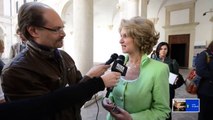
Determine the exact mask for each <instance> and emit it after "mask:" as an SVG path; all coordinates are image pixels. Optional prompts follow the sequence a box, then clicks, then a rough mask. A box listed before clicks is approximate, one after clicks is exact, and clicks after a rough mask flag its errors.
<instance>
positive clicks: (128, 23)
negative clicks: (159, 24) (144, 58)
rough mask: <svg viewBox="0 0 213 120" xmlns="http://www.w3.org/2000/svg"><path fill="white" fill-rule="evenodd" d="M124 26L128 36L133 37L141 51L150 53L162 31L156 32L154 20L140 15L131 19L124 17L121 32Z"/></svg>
mask: <svg viewBox="0 0 213 120" xmlns="http://www.w3.org/2000/svg"><path fill="white" fill-rule="evenodd" d="M123 28H124V29H125V30H126V32H127V36H129V37H132V38H133V40H134V43H135V45H136V46H137V47H138V49H139V50H140V52H141V53H147V54H150V53H151V52H152V49H153V47H154V46H155V45H156V44H157V41H158V39H159V37H160V33H158V32H156V30H155V27H154V24H153V22H152V21H150V20H148V19H145V18H142V17H139V16H137V17H133V18H132V19H130V20H125V19H123V20H122V21H121V24H120V28H119V32H121V30H122V29H123Z"/></svg>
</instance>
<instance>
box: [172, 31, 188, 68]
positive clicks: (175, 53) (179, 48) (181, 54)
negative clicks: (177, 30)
mask: <svg viewBox="0 0 213 120" xmlns="http://www.w3.org/2000/svg"><path fill="white" fill-rule="evenodd" d="M189 45H190V34H180V35H169V46H170V57H171V58H172V59H176V60H177V62H178V64H179V66H180V68H188V65H189Z"/></svg>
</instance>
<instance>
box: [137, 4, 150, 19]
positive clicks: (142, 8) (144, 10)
mask: <svg viewBox="0 0 213 120" xmlns="http://www.w3.org/2000/svg"><path fill="white" fill-rule="evenodd" d="M148 3H149V0H139V16H141V17H144V18H147V5H148Z"/></svg>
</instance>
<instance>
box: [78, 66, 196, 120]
mask: <svg viewBox="0 0 213 120" xmlns="http://www.w3.org/2000/svg"><path fill="white" fill-rule="evenodd" d="M188 71H189V70H188V69H181V70H180V73H181V74H182V75H183V77H184V78H185V77H186V74H187V73H188ZM99 94H103V95H105V92H101V93H99ZM195 97H197V96H195V95H190V94H188V93H186V91H185V85H182V86H181V87H180V88H178V89H176V95H175V98H195ZM97 103H98V106H99V112H98V107H97V104H96V103H94V104H92V105H90V106H87V107H85V108H84V107H83V108H82V112H81V114H82V119H83V120H105V119H106V114H107V111H106V110H104V109H103V107H102V106H101V103H100V100H98V102H97ZM97 112H98V116H97ZM96 116H97V119H96ZM197 117H198V115H197V113H172V120H197Z"/></svg>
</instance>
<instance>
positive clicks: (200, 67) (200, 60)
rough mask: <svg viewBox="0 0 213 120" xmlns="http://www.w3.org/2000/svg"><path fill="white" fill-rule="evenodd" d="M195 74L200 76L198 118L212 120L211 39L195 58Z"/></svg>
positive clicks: (212, 71) (212, 58) (212, 62)
mask: <svg viewBox="0 0 213 120" xmlns="http://www.w3.org/2000/svg"><path fill="white" fill-rule="evenodd" d="M195 66H196V74H197V75H198V76H200V77H201V80H200V81H199V85H198V92H197V95H198V98H199V99H200V112H199V113H198V120H212V114H213V111H212V109H213V41H211V43H210V44H209V45H208V47H207V49H206V50H204V51H202V52H201V53H200V54H199V55H198V56H197V57H196V59H195Z"/></svg>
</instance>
